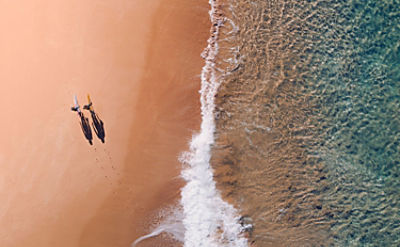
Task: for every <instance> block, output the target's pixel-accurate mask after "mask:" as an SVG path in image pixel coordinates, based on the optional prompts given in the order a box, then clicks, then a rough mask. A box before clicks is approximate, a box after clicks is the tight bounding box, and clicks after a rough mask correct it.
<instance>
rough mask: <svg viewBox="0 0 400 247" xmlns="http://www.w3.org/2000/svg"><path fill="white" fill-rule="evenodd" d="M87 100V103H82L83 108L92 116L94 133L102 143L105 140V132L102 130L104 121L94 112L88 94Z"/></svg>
mask: <svg viewBox="0 0 400 247" xmlns="http://www.w3.org/2000/svg"><path fill="white" fill-rule="evenodd" d="M88 102H89V104H87V105H84V106H83V109H85V110H88V111H90V115H91V116H92V121H93V122H92V126H93V129H94V132H95V133H96V135H97V137H98V138H99V139H100V140H101V142H102V143H104V142H105V137H106V133H105V131H104V123H103V121H102V120H101V119H100V118H99V116H98V115H97V114H96V112H95V111H94V108H93V103H92V101H91V100H90V95H88Z"/></svg>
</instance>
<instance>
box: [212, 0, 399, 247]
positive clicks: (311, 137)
mask: <svg viewBox="0 0 400 247" xmlns="http://www.w3.org/2000/svg"><path fill="white" fill-rule="evenodd" d="M229 3H230V5H229V6H228V5H227V6H225V7H226V8H225V9H226V11H227V13H226V15H227V16H229V17H230V18H231V19H232V21H233V22H234V23H236V25H237V31H235V32H231V33H228V32H226V33H225V35H224V36H223V37H221V42H220V46H221V47H222V48H223V49H225V50H226V51H227V52H226V54H228V55H231V54H232V52H231V51H235V52H237V53H235V56H234V59H231V58H228V55H227V58H226V59H223V58H220V62H219V64H220V65H221V66H227V64H231V62H233V61H234V63H235V64H236V65H235V66H234V67H232V69H231V70H230V73H227V74H226V75H225V76H224V78H223V80H222V83H221V86H220V89H219V92H218V94H217V98H216V108H217V110H218V114H217V121H216V127H217V130H216V137H217V138H216V145H215V146H214V149H213V158H212V165H213V167H214V169H215V176H216V178H217V182H218V186H219V187H220V188H221V189H222V191H223V195H224V196H225V198H228V199H231V200H233V201H236V203H237V206H238V207H239V208H241V209H242V211H243V212H244V213H246V214H248V215H249V216H251V217H252V218H253V221H254V231H253V233H252V235H251V236H250V239H251V241H254V243H255V245H257V246H282V245H283V246H288V245H290V246H296V245H299V246H304V245H306V246H308V245H335V246H398V245H400V192H399V191H400V180H399V175H400V148H399V147H400V146H399V137H400V132H399V130H400V127H399V126H400V66H399V65H400V64H399V63H400V51H399V48H400V43H399V40H400V30H399V29H400V26H399V23H400V7H399V6H400V2H399V1H396V0H382V1H373V0H366V1H358V0H341V1H323V0H320V1H284V0H281V1H261V0H252V1H250V0H241V1H230V2H229ZM226 54H225V55H226Z"/></svg>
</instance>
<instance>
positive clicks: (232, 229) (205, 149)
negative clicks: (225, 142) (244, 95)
mask: <svg viewBox="0 0 400 247" xmlns="http://www.w3.org/2000/svg"><path fill="white" fill-rule="evenodd" d="M209 2H210V5H211V10H210V12H209V13H210V18H211V23H212V24H213V26H212V34H211V37H210V38H209V39H208V46H207V48H206V49H205V50H204V52H203V54H202V56H203V58H204V59H205V65H204V67H203V69H202V73H201V90H200V94H201V114H202V123H201V129H200V133H199V134H197V135H195V136H194V137H193V138H192V141H191V143H190V151H189V152H185V153H183V154H182V156H181V159H180V160H181V162H182V163H183V164H184V165H185V166H186V167H185V169H183V171H182V173H181V175H182V177H183V178H184V179H185V180H186V182H187V184H186V185H185V186H184V187H183V189H182V192H181V195H182V197H181V201H180V202H181V205H182V207H183V213H184V219H183V225H184V227H185V236H184V246H185V247H219V246H230V247H244V246H247V239H246V238H244V237H243V236H242V231H243V229H242V227H241V225H240V224H239V223H238V218H239V215H238V214H237V212H236V210H235V208H234V207H233V206H232V205H230V204H228V203H227V202H225V201H223V200H222V198H221V195H220V193H219V192H218V191H217V189H216V186H215V181H214V180H213V170H212V168H211V166H210V158H211V145H212V144H213V143H214V131H215V123H214V108H215V105H214V97H215V94H216V93H217V90H218V87H219V84H220V81H219V76H218V71H217V70H216V67H215V62H214V61H215V58H216V56H217V54H218V43H217V40H218V36H219V30H220V28H221V26H222V25H223V23H224V21H225V20H226V19H225V18H224V17H222V16H221V15H218V13H217V12H218V10H217V8H216V1H215V0H210V1H209Z"/></svg>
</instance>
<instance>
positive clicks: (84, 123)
mask: <svg viewBox="0 0 400 247" xmlns="http://www.w3.org/2000/svg"><path fill="white" fill-rule="evenodd" d="M74 101H75V106H73V107H71V110H72V111H76V112H77V113H78V115H79V117H80V119H81V122H80V125H81V128H82V131H83V134H84V135H85V138H86V139H87V140H88V141H89V144H90V145H93V141H92V140H93V135H92V129H91V128H90V124H89V119H88V118H87V117H85V115H84V114H83V112H82V111H81V109H80V107H79V104H78V99H77V98H76V95H75V99H74Z"/></svg>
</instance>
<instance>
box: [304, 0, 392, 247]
mask: <svg viewBox="0 0 400 247" xmlns="http://www.w3.org/2000/svg"><path fill="white" fill-rule="evenodd" d="M336 2H337V5H336V6H333V3H332V2H331V3H329V4H330V7H333V9H335V15H334V18H332V19H330V18H328V19H329V20H330V21H332V22H330V24H331V26H329V25H330V24H329V23H326V26H328V28H326V29H325V31H324V32H321V33H320V35H321V37H320V38H321V40H320V42H319V43H318V44H317V45H316V46H315V47H314V48H313V50H312V52H314V53H316V54H317V55H316V56H315V57H314V58H315V60H318V65H317V66H316V67H315V70H312V76H309V77H308V78H307V80H306V81H307V82H308V83H309V88H308V90H310V92H312V96H311V97H312V98H313V101H314V102H315V105H316V112H317V114H316V115H317V116H316V119H315V123H316V124H317V125H318V126H319V140H320V142H319V146H317V147H313V151H314V152H316V153H318V154H319V155H320V157H321V158H322V159H323V160H324V163H325V164H326V166H327V172H328V174H329V176H327V178H328V180H329V181H330V182H331V184H332V187H330V189H329V190H327V191H326V192H325V194H324V201H325V203H326V204H328V205H329V207H330V208H331V209H332V210H333V211H334V212H335V213H334V214H333V216H332V217H333V218H334V223H332V225H331V227H332V231H333V233H334V237H335V242H336V243H337V244H338V245H342V246H345V245H346V246H348V245H354V246H399V245H400V177H399V176H400V146H399V142H400V50H399V47H400V1H372V0H370V1H336ZM335 17H336V18H335ZM334 20H335V21H336V22H335V21H334ZM323 26H325V25H323ZM317 51H318V52H317Z"/></svg>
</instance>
